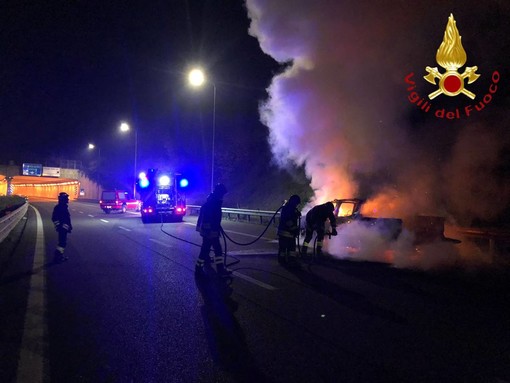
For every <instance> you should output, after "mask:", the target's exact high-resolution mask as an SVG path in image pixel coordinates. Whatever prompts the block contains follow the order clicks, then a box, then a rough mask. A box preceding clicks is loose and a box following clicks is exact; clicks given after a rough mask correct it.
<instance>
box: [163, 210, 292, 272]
mask: <svg viewBox="0 0 510 383" xmlns="http://www.w3.org/2000/svg"><path fill="white" fill-rule="evenodd" d="M282 207H283V206H281V207H280V208H279V209H278V210H276V211H275V212H274V214H273V216H272V217H271V219H270V220H269V222H268V223H267V225H266V228H265V229H264V231H263V232H262V233H261V234H260V235H259V236H258V237H257V238H255V239H254V240H253V241H251V242H248V243H239V242H236V241H235V240H233V239H232V238H230V237H229V236H228V234H227V233H225V231H224V230H223V228H222V227H220V233H221V236H222V238H223V248H224V251H223V263H224V264H225V267H229V266H233V265H236V264H238V263H239V262H241V260H240V259H238V258H235V257H233V256H230V257H231V258H234V259H235V261H234V262H232V263H229V264H227V255H228V252H227V239H228V240H229V241H230V242H232V243H234V244H236V245H238V246H250V245H252V244H254V243H255V242H257V241H258V240H260V238H262V236H263V235H264V234H265V233H266V231H267V229H269V226H271V223H272V222H273V221H274V219H275V217H276V215H277V214H278V212H279V211H280V210H281V209H282ZM160 229H161V231H162V232H163V233H165V234H166V235H168V236H169V237H172V238H174V239H177V240H179V241H182V242H186V243H189V244H191V245H194V246H198V247H201V245H199V244H198V243H194V242H190V241H188V240H186V239H183V238H179V237H176V236H175V235H172V234H170V233H168V232H166V231H165V230H163V216H161V227H160ZM298 241H299V240H298Z"/></svg>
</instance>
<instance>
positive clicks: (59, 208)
mask: <svg viewBox="0 0 510 383" xmlns="http://www.w3.org/2000/svg"><path fill="white" fill-rule="evenodd" d="M68 203H69V194H67V193H64V192H62V193H60V194H59V195H58V204H57V205H55V207H54V208H53V214H52V215H51V220H52V221H53V224H54V225H55V230H56V231H57V233H58V244H57V248H56V249H55V254H54V255H55V257H54V260H55V262H63V261H65V260H67V259H68V257H67V256H66V255H64V251H65V249H66V245H67V234H69V233H70V232H71V231H72V230H73V225H71V215H70V214H69V209H68V208H67V204H68Z"/></svg>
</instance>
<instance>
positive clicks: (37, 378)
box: [16, 205, 49, 383]
mask: <svg viewBox="0 0 510 383" xmlns="http://www.w3.org/2000/svg"><path fill="white" fill-rule="evenodd" d="M30 206H31V207H32V208H33V209H34V210H35V215H36V220H37V234H36V242H35V252H34V263H33V265H32V273H33V274H32V276H31V277H30V290H29V292H28V300H27V310H26V313H25V322H24V325H23V336H22V341H21V349H20V355H19V362H18V371H17V374H16V382H17V383H25V382H27V383H29V382H43V381H44V377H45V374H44V366H45V365H46V366H49V362H47V361H46V357H45V353H46V352H47V350H48V349H49V345H48V339H47V337H46V334H47V325H46V304H45V303H46V296H45V294H46V272H45V268H44V267H45V265H44V258H45V250H44V231H43V225H42V219H41V214H39V211H38V210H37V209H36V208H35V207H34V206H32V205H30ZM46 376H49V374H48V373H46Z"/></svg>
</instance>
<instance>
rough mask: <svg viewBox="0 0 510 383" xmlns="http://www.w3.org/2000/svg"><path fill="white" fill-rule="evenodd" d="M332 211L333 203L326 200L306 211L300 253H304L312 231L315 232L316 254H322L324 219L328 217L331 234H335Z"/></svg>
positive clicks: (334, 221)
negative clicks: (304, 230) (303, 236)
mask: <svg viewBox="0 0 510 383" xmlns="http://www.w3.org/2000/svg"><path fill="white" fill-rule="evenodd" d="M334 211H335V205H333V203H332V202H326V203H325V204H322V205H317V206H314V207H313V208H312V209H311V210H310V211H309V212H308V213H306V234H305V240H304V242H303V246H302V248H301V253H302V254H303V255H306V253H307V251H308V245H309V243H310V241H311V240H312V236H313V232H314V231H315V232H317V255H318V256H321V255H322V245H323V241H324V234H325V231H326V227H325V224H326V220H328V219H329V223H330V225H331V235H337V231H336V218H335V214H334Z"/></svg>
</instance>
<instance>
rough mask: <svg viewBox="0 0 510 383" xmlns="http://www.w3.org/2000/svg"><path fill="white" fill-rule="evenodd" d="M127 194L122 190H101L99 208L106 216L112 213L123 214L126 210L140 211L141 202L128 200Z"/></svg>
mask: <svg viewBox="0 0 510 383" xmlns="http://www.w3.org/2000/svg"><path fill="white" fill-rule="evenodd" d="M127 194H128V193H127V192H125V191H123V190H103V192H102V194H101V199H100V200H99V206H100V208H101V209H102V210H103V211H104V212H105V213H106V214H110V212H112V211H118V212H120V213H125V212H126V211H127V210H134V211H140V210H141V207H142V201H140V200H137V199H128V197H127Z"/></svg>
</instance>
